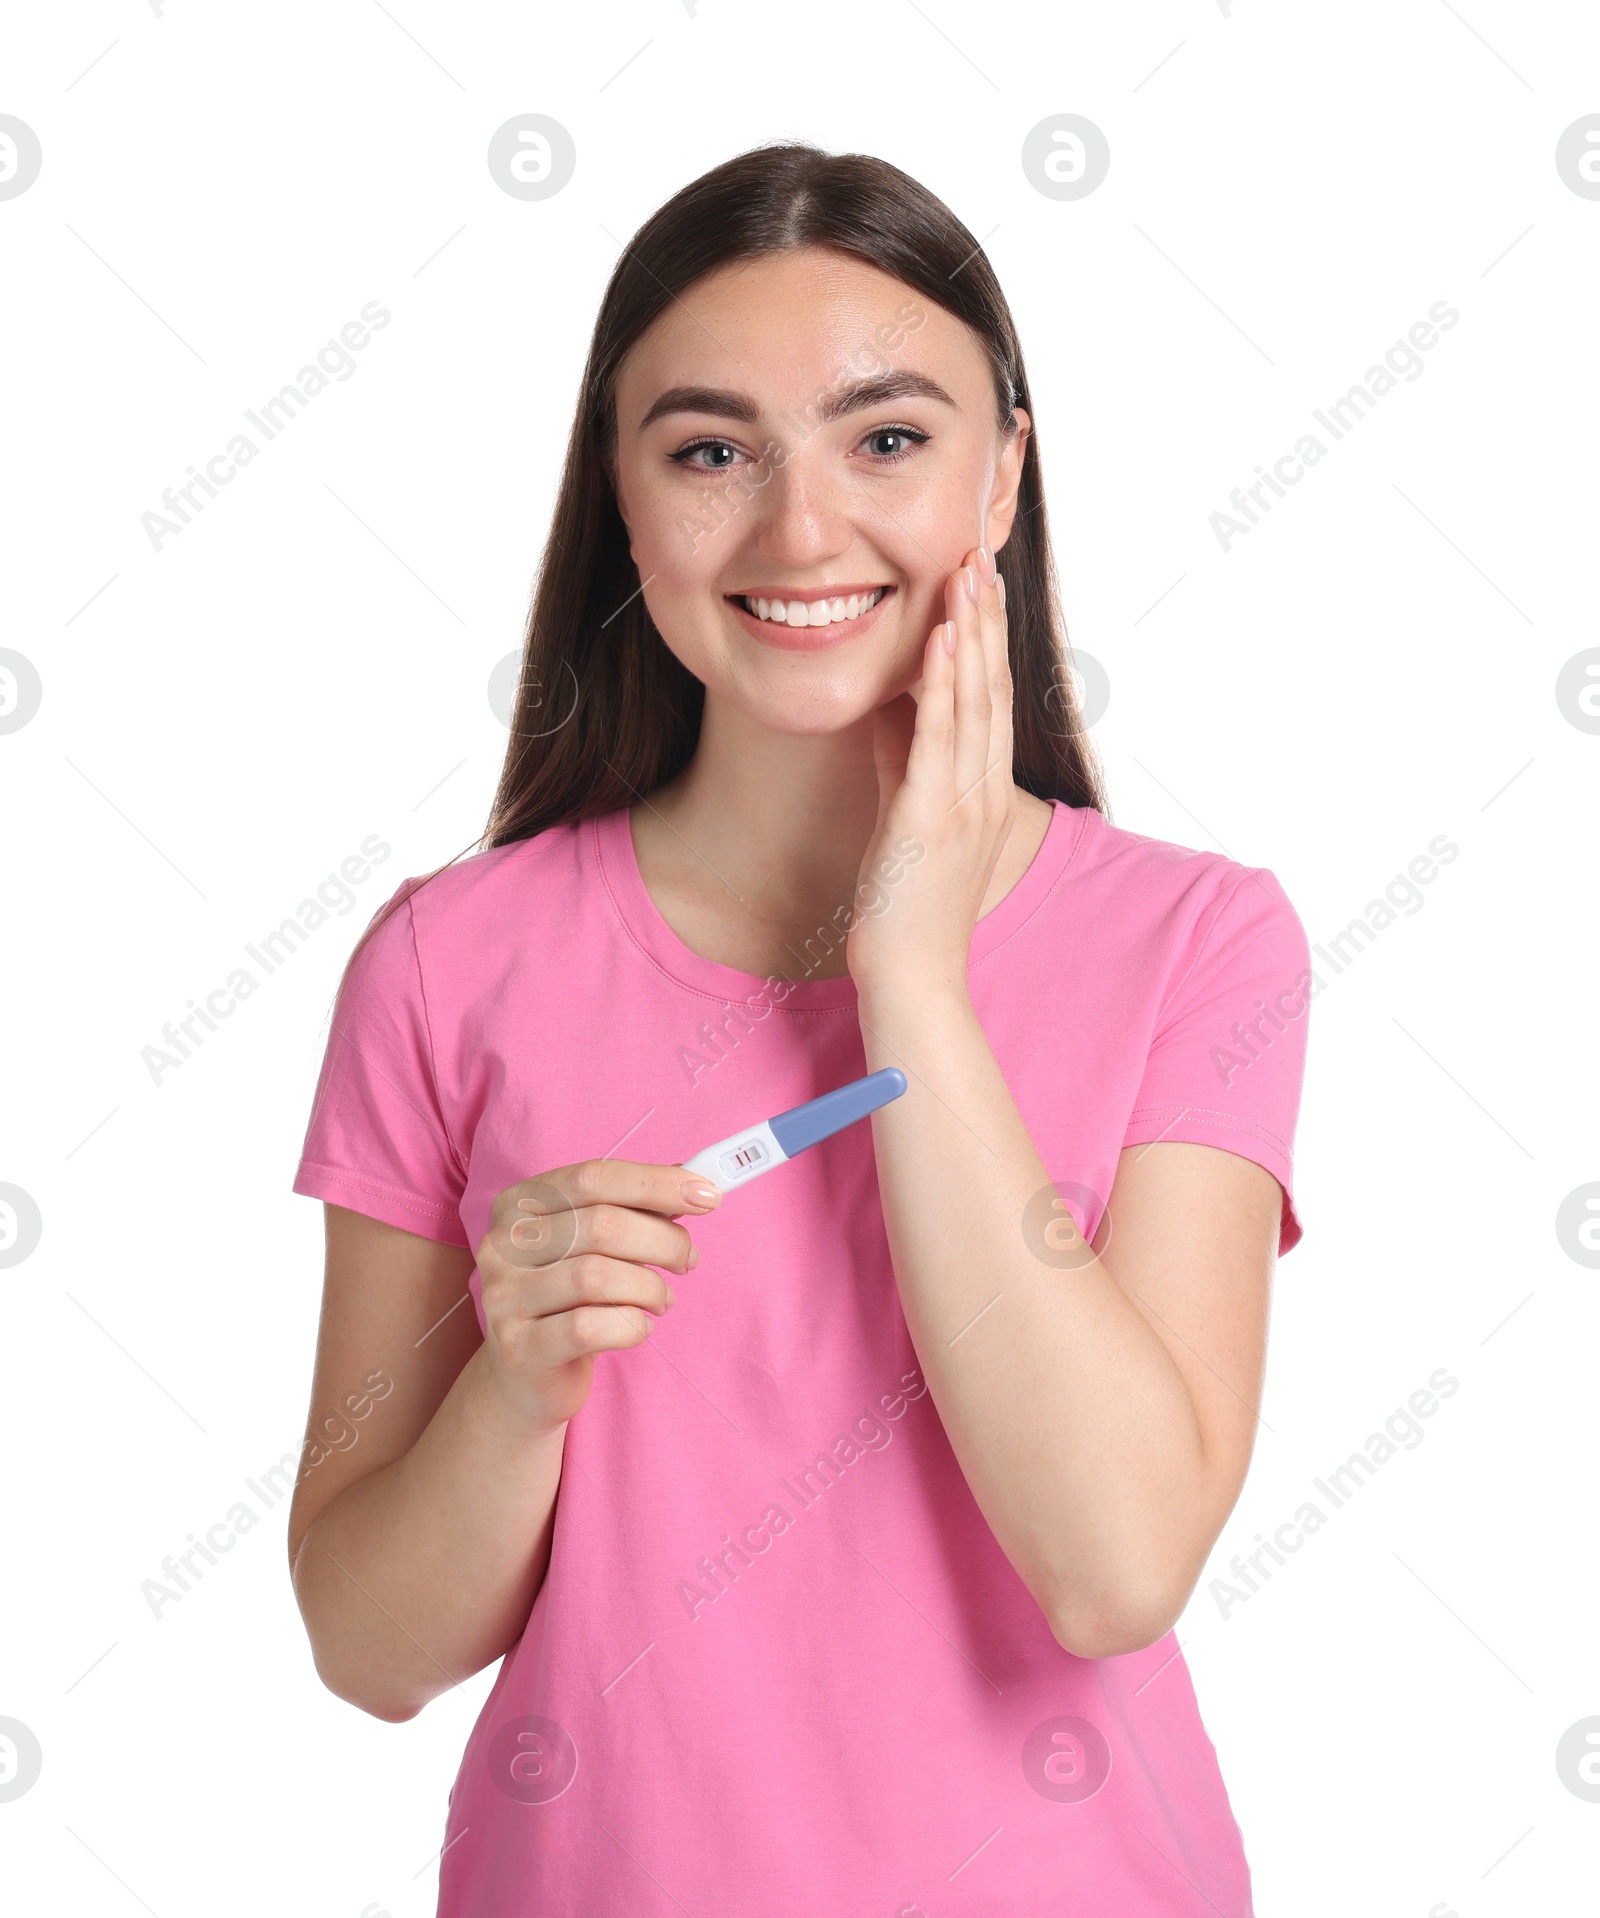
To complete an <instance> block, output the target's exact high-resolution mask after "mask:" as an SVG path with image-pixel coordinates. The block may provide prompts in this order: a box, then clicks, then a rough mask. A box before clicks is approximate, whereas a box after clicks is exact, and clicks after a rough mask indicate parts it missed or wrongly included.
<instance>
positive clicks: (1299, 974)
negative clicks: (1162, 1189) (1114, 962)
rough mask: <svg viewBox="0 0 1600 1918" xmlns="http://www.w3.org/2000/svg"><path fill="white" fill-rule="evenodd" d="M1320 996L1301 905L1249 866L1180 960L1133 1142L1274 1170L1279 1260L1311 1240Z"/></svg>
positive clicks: (1143, 1086)
mask: <svg viewBox="0 0 1600 1918" xmlns="http://www.w3.org/2000/svg"><path fill="white" fill-rule="evenodd" d="M1316 991H1317V984H1316V982H1315V979H1314V975H1313V973H1312V969H1311V955H1310V950H1309V948H1308V946H1307V943H1306V935H1305V929H1304V927H1302V925H1301V923H1300V919H1299V916H1298V915H1297V914H1296V912H1295V909H1294V907H1293V906H1291V905H1290V903H1289V901H1288V898H1287V897H1286V896H1285V894H1284V892H1283V889H1282V887H1281V886H1280V885H1279V884H1278V882H1277V880H1276V879H1275V878H1274V877H1273V875H1272V874H1271V873H1270V872H1268V871H1267V870H1266V869H1265V868H1264V867H1257V868H1250V869H1246V870H1244V871H1243V873H1242V874H1241V876H1240V877H1239V879H1238V880H1237V881H1236V883H1235V884H1234V885H1233V886H1232V888H1231V890H1230V891H1228V892H1227V893H1226V895H1224V896H1223V897H1221V898H1220V899H1219V901H1218V902H1217V904H1216V905H1215V907H1214V908H1213V909H1212V911H1211V912H1210V913H1209V915H1202V917H1201V919H1200V920H1199V921H1198V922H1197V924H1196V927H1195V930H1194V932H1193V934H1192V935H1191V938H1190V940H1189V942H1188V944H1187V945H1186V946H1185V948H1184V951H1183V952H1182V953H1181V954H1180V955H1179V959H1178V964H1177V967H1176V970H1175V976H1174V978H1173V981H1172V983H1171V985H1170V987H1169V990H1168V993H1167V997H1166V1000H1165V1003H1164V1004H1163V1006H1162V1010H1161V1013H1160V1015H1159V1017H1158V1020H1157V1024H1156V1031H1155V1034H1154V1036H1153V1038H1152V1040H1151V1044H1150V1051H1149V1055H1148V1057H1147V1059H1146V1062H1145V1069H1144V1077H1143V1079H1142V1080H1141V1082H1140V1086H1139V1093H1138V1097H1137V1098H1136V1100H1135V1101H1134V1109H1133V1112H1132V1114H1131V1116H1130V1118H1129V1121H1128V1129H1127V1135H1126V1137H1125V1138H1124V1140H1123V1144H1124V1145H1125V1146H1131V1145H1147V1144H1150V1143H1152V1142H1154V1141H1157V1140H1166V1139H1177V1140H1183V1141H1185V1142H1186V1143H1189V1144H1192V1145H1210V1146H1217V1147H1219V1148H1221V1149H1222V1150H1223V1151H1226V1152H1236V1153H1238V1154H1239V1155H1240V1156H1241V1157H1243V1158H1246V1159H1254V1160H1255V1162H1256V1163H1257V1164H1258V1165H1262V1166H1265V1167H1266V1169H1267V1170H1268V1171H1269V1172H1270V1173H1271V1174H1272V1175H1273V1177H1274V1178H1275V1179H1276V1180H1277V1181H1278V1183H1279V1185H1280V1186H1281V1187H1282V1188H1283V1211H1282V1218H1281V1223H1280V1225H1279V1233H1278V1251H1279V1253H1280V1255H1281V1254H1282V1253H1285V1252H1287V1251H1289V1250H1290V1249H1291V1248H1292V1247H1293V1246H1295V1245H1297V1244H1298V1243H1299V1241H1300V1237H1301V1225H1300V1219H1299V1215H1298V1213H1297V1212H1296V1210H1295V1203H1294V1134H1295V1124H1296V1121H1297V1120H1298V1118H1299V1113H1300V1090H1301V1084H1302V1081H1303V1079H1304V1075H1305V1055H1306V1027H1307V1023H1308V1020H1307V1014H1308V1010H1309V1007H1310V1003H1311V999H1312V997H1313V996H1314V995H1315V993H1316Z"/></svg>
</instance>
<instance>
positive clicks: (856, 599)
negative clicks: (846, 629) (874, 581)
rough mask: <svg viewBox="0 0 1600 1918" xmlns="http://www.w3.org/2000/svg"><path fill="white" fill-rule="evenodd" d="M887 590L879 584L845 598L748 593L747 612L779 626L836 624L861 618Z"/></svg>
mask: <svg viewBox="0 0 1600 1918" xmlns="http://www.w3.org/2000/svg"><path fill="white" fill-rule="evenodd" d="M886 591H887V588H886V587H882V586H880V587H878V588H877V589H876V590H875V591H874V592H870V593H851V594H850V595H849V596H848V597H847V598H842V599H813V600H804V599H789V600H784V599H751V598H749V597H748V596H745V598H744V600H743V604H744V607H745V610H746V611H747V612H751V613H754V614H755V616H756V618H757V619H770V620H771V621H772V622H773V623H774V624H775V625H778V626H836V625H838V624H839V623H840V622H841V621H843V620H846V619H859V618H860V617H861V615H862V614H863V613H864V612H867V611H868V610H869V609H870V608H871V607H873V606H876V605H877V603H878V601H879V600H880V599H882V598H883V595H884V593H885V592H886Z"/></svg>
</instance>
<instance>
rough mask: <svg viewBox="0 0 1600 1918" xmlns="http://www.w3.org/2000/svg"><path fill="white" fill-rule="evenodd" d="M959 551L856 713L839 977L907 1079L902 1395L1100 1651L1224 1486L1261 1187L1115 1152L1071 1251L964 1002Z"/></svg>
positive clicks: (971, 843) (893, 1187) (1245, 1411)
mask: <svg viewBox="0 0 1600 1918" xmlns="http://www.w3.org/2000/svg"><path fill="white" fill-rule="evenodd" d="M1008 523H1009V517H1008V516H1007V518H1006V520H1005V523H1004V524H1002V526H1001V531H1002V532H1003V531H1004V529H1005V524H1008ZM969 558H970V566H968V567H963V569H962V570H961V572H960V573H958V574H955V575H952V577H951V580H950V582H949V584H948V587H947V591H946V599H945V605H946V610H947V612H948V614H949V615H950V617H949V620H948V621H947V622H946V623H944V624H942V625H941V626H938V627H935V629H934V631H933V633H932V634H930V635H929V642H928V645H927V647H926V648H925V650H924V655H923V676H922V679H921V680H920V681H919V682H918V686H917V688H916V689H914V690H913V694H912V697H911V698H899V699H896V700H893V701H890V702H889V703H888V704H886V705H885V706H883V707H881V708H879V710H878V714H877V721H876V727H875V737H874V751H875V757H876V762H877V768H878V789H879V823H878V831H877V833H876V834H875V836H874V839H873V841H872V843H871V844H870V845H869V846H868V849H867V854H866V857H865V859H864V860H863V863H862V883H863V887H864V888H866V887H867V886H868V883H869V881H872V880H874V879H875V878H876V876H877V875H878V874H879V873H881V874H882V875H883V876H884V877H885V878H888V879H892V880H893V882H894V891H893V896H892V898H890V899H889V901H888V904H887V909H883V910H879V911H877V912H874V913H869V914H867V915H865V916H863V917H862V918H860V919H858V920H857V921H856V922H855V923H854V924H853V925H852V927H851V931H850V943H849V955H850V970H851V972H852V974H853V975H854V977H855V980H856V984H857V987H858V994H859V1007H860V1017H861V1029H862V1037H863V1042H864V1044H865V1048H866V1057H867V1063H868V1065H869V1067H872V1068H878V1067H882V1066H886V1065H899V1066H902V1067H904V1069H905V1071H906V1073H907V1075H908V1076H909V1077H910V1079H911V1082H912V1083H911V1089H910V1091H909V1092H908V1093H907V1094H906V1096H905V1097H904V1098H902V1099H898V1100H896V1101H895V1102H894V1103H893V1104H891V1105H888V1106H885V1107H883V1108H882V1109H881V1110H880V1111H878V1112H875V1113H874V1114H873V1115H872V1131H873V1144H874V1147H875V1150H876V1156H877V1163H878V1184H879V1190H880V1193H881V1195H882V1199H883V1210H884V1222H885V1226H886V1228H887V1231H888V1237H889V1246H890V1251H891V1254H892V1256H893V1260H894V1268H895V1276H896V1278H897V1280H898V1282H899V1287H900V1298H901V1303H902V1305H903V1307H904V1310H905V1315H906V1322H907V1325H908V1326H909V1328H910V1331H911V1337H912V1342H913V1344H914V1345H915V1346H916V1350H917V1356H918V1357H919V1359H920V1360H921V1361H922V1367H923V1372H924V1376H925V1377H926V1378H927V1381H928V1389H929V1391H930V1392H931V1393H932V1395H933V1400H934V1403H935V1405H936V1406H937V1407H938V1410H939V1416H940V1418H941V1419H942V1420H943V1421H944V1426H945V1430H946V1432H947V1433H948V1435H949V1438H950V1443H951V1446H952V1448H953V1450H954V1452H955V1454H956V1457H957V1459H958V1460H959V1461H960V1464H961V1468H962V1471H963V1473H964V1474H965V1476H966V1479H967V1483H968V1485H969V1486H970V1487H971V1488H972V1494H973V1497H974V1498H975V1499H976V1500H977V1502H978V1506H979V1508H980V1510H981V1511H982V1512H983V1515H984V1517H985V1519H987V1521H988V1523H989V1528H990V1530H991V1531H992V1532H993V1533H994V1535H995V1537H996V1539H997V1540H998V1541H999V1543H1000V1546H1001V1548H1002V1550H1004V1552H1005V1553H1006V1555H1007V1557H1008V1558H1009V1559H1010V1560H1011V1563H1012V1564H1013V1565H1014V1566H1015V1567H1016V1569H1017V1572H1018V1575H1019V1576H1020V1577H1021V1578H1022V1579H1023V1581H1024V1582H1025V1583H1026V1585H1027V1586H1028V1589H1029V1590H1030V1591H1031V1592H1032V1593H1033V1595H1034V1597H1035V1598H1036V1599H1037V1600H1038V1603H1039V1606H1040V1609H1041V1610H1042V1611H1043V1612H1044V1614H1045V1617H1046V1618H1047V1619H1048V1620H1049V1621H1050V1627H1051V1630H1052V1631H1053V1632H1054V1634H1055V1636H1056V1638H1057V1640H1058V1641H1059V1643H1060V1644H1062V1645H1063V1646H1064V1647H1065V1648H1066V1649H1067V1650H1068V1651H1071V1652H1076V1653H1078V1654H1079V1655H1080V1656H1083V1657H1086V1658H1106V1657H1112V1656H1115V1655H1117V1654H1119V1653H1123V1652H1130V1651H1135V1650H1138V1649H1139V1648H1140V1647H1141V1646H1145V1645H1149V1644H1153V1643H1154V1642H1155V1640H1156V1639H1158V1638H1160V1637H1161V1636H1162V1635H1163V1634H1164V1633H1165V1632H1166V1631H1167V1630H1168V1629H1169V1628H1170V1627H1171V1625H1172V1624H1173V1622H1174V1620H1175V1619H1176V1618H1177V1616H1178V1614H1179V1613H1180V1612H1181V1611H1182V1609H1183V1606H1184V1604H1185V1603H1186V1601H1187V1599H1188V1596H1189V1594H1190V1592H1191V1591H1192V1590H1193V1589H1194V1584H1195V1581H1196V1579H1197V1578H1198V1577H1199V1574H1200V1570H1201V1567H1202V1566H1203V1564H1204V1562H1205V1559H1206V1556H1207V1554H1208V1553H1209V1552H1210V1549H1211V1547H1212V1545H1213V1544H1214V1543H1215V1541H1216V1538H1217V1534H1218V1533H1219V1532H1220V1530H1221V1528H1222V1525H1223V1523H1224V1521H1225V1520H1226V1518H1227V1515H1228V1513H1229V1512H1230V1511H1231V1510H1232V1508H1233V1504H1234V1501H1235V1500H1236V1499H1237V1497H1238V1495H1239V1489H1240V1486H1241V1485H1242V1483H1243V1481H1244V1475H1245V1471H1246V1469H1247V1467H1248V1465H1249V1462H1250V1453H1251V1448H1252V1445H1253V1442H1254V1437H1255V1423H1256V1407H1257V1403H1258V1400H1259V1396H1260V1390H1261V1378H1262V1369H1263V1365H1264V1360H1265V1349H1266V1335H1267V1312H1268V1300H1269V1295H1270V1288H1271V1279H1272V1270H1273V1262H1274V1258H1275V1256H1276V1251H1277V1241H1278V1222H1279V1215H1280V1206H1281V1199H1280V1192H1279V1187H1278V1183H1277V1181H1276V1180H1275V1179H1274V1178H1273V1177H1272V1175H1271V1173H1269V1172H1267V1171H1266V1170H1265V1169H1264V1168H1263V1167H1261V1166H1259V1165H1256V1164H1255V1163H1253V1162H1252V1161H1251V1160H1249V1159H1247V1158H1244V1157H1242V1156H1239V1155H1237V1154H1234V1153H1231V1152H1225V1151H1219V1150H1217V1149H1216V1148H1215V1147H1211V1146H1200V1145H1190V1144H1184V1143H1177V1142H1173V1141H1164V1142H1160V1143H1157V1144H1155V1145H1152V1146H1144V1147H1134V1148H1130V1149H1128V1150H1126V1151H1124V1152H1123V1153H1122V1155H1121V1159H1120V1162H1119V1165H1118V1170H1117V1176H1116V1181H1115V1184H1114V1186H1113V1188H1112V1192H1111V1196H1110V1202H1109V1205H1108V1208H1107V1214H1106V1222H1105V1223H1103V1225H1102V1227H1101V1228H1100V1232H1099V1238H1100V1244H1099V1250H1098V1254H1097V1253H1096V1251H1095V1250H1093V1249H1091V1248H1090V1247H1088V1246H1086V1245H1085V1244H1084V1243H1083V1241H1082V1238H1081V1235H1079V1233H1078V1232H1077V1229H1076V1227H1075V1226H1074V1225H1073V1223H1072V1220H1071V1217H1070V1215H1069V1214H1068V1213H1067V1212H1066V1210H1065V1208H1064V1206H1063V1207H1060V1208H1059V1209H1054V1210H1053V1209H1052V1208H1053V1201H1054V1198H1055V1195H1054V1193H1053V1190H1052V1186H1051V1180H1050V1175H1049V1173H1048V1172H1047V1171H1046V1169H1045V1166H1044V1163H1043V1161H1042V1160H1041V1159H1040V1157H1039V1153H1038V1151H1037V1149H1036V1148H1035V1146H1034V1143H1033V1140H1032V1139H1031V1138H1030V1136H1029V1134H1028V1130H1027V1127H1026V1125H1025V1124H1024V1123H1023V1120H1022V1116H1021V1114H1020V1113H1019V1112H1018V1110H1017V1106H1016V1102H1015V1101H1014V1100H1013V1099H1012V1097H1011V1093H1010V1090H1009V1088H1008V1087H1007V1085H1006V1083H1005V1080H1004V1078H1003V1076H1002V1074H1001V1072H1000V1068H999V1065H998V1064H997V1062H996V1060H995V1057H994V1054H993V1052H992V1051H991V1050H990V1048H989V1044H988V1040H987V1038H986V1037H985V1035H984V1032H983V1028H982V1027H981V1026H980V1024H979V1022H978V1019H977V1016H976V1014H975V1013H974V1011H973V1008H972V1002H971V999H970V997H969V996H968V992H967V959H968V953H969V950H970V945H971V934H972V928H973V925H974V923H975V922H976V919H977V916H978V912H979V908H980V906H981V903H982V900H983V898H984V895H985V891H986V889H987V886H988V884H989V880H990V876H991V874H992V873H993V872H994V870H995V867H996V862H997V860H998V858H999V855H1000V851H1001V849H1002V847H1003V846H1004V844H1005V842H1006V839H1007V837H1008V834H1009V832H1010V830H1011V824H1012V821H1013V819H1014V817H1015V814H1016V809H1017V791H1016V787H1015V786H1014V784H1013V783H1012V779H1011V768H1012V763H1013V756H1012V734H1011V704H1012V691H1013V688H1012V681H1011V671H1010V666H1009V658H1008V650H1007V646H1008V642H1007V638H1006V621H1005V601H1004V593H1003V589H1002V586H1001V583H1000V582H999V581H997V580H996V578H995V568H994V563H993V557H992V555H991V554H988V553H987V552H985V551H983V550H982V549H978V550H975V551H974V552H973V553H972V554H971V555H970V556H969ZM892 853H899V854H902V855H903V856H904V858H905V861H906V869H902V868H901V866H900V861H899V859H897V858H891V857H889V855H890V854H892ZM913 854H914V857H913ZM880 890H881V889H879V888H877V887H876V886H873V887H872V889H871V890H870V891H865V890H864V892H863V896H864V897H867V898H871V897H873V895H874V893H877V892H879V891H880ZM1091 936H1092V930H1091ZM1041 1208H1042V1210H1041ZM1047 1227H1048V1230H1049V1237H1050V1239H1053V1241H1054V1244H1053V1245H1051V1244H1050V1243H1049V1241H1048V1240H1047V1239H1046V1237H1045V1231H1046V1228H1047ZM1107 1230H1109V1233H1110V1237H1109V1239H1107V1237H1106V1236H1105V1233H1106V1231H1107ZM1058 1252H1059V1253H1064V1254H1065V1258H1066V1263H1065V1264H1064V1265H1063V1264H1060V1263H1057V1262H1056V1259H1055V1256H1054V1255H1055V1254H1056V1253H1058ZM1047 1254H1048V1255H1049V1256H1047Z"/></svg>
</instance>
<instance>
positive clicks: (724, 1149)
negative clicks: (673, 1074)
mask: <svg viewBox="0 0 1600 1918" xmlns="http://www.w3.org/2000/svg"><path fill="white" fill-rule="evenodd" d="M905 1089H906V1075H905V1074H904V1073H903V1072H902V1071H901V1070H900V1068H899V1067H898V1066H885V1067H884V1068H883V1070H882V1071H881V1072H869V1073H868V1074H867V1076H866V1077H865V1078H864V1079H853V1080H852V1081H851V1082H850V1084H849V1085H847V1086H840V1087H838V1088H837V1090H835V1091H833V1092H825V1093H823V1095H822V1097H821V1098H820V1099H808V1100H807V1101H806V1103H805V1104H804V1105H803V1106H791V1107H790V1108H789V1110H788V1111H787V1112H779V1113H777V1114H775V1115H774V1116H773V1117H772V1118H770V1119H763V1120H762V1121H761V1123H760V1124H759V1125H753V1126H746V1127H745V1129H744V1131H743V1132H735V1133H733V1134H732V1135H731V1137H729V1138H726V1139H719V1140H718V1141H717V1143H716V1144H715V1145H708V1146H707V1147H706V1148H705V1150H704V1151H703V1152H697V1153H696V1154H695V1155H694V1157H693V1158H692V1159H686V1160H685V1161H684V1166H683V1169H684V1171H685V1172H694V1173H697V1174H698V1175H699V1176H700V1177H701V1178H702V1179H709V1180H710V1181H711V1183H712V1184H713V1185H714V1186H717V1187H718V1188H719V1189H720V1190H721V1191H723V1192H731V1191H732V1190H733V1188H734V1187H735V1186H736V1185H744V1184H745V1183H746V1181H747V1180H750V1179H756V1178H759V1177H760V1176H761V1174H762V1173H763V1172H770V1171H771V1170H772V1168H773V1167H774V1166H775V1165H782V1164H783V1163H784V1161H785V1160H786V1159H792V1158H793V1157H794V1156H795V1154H796V1153H799V1152H804V1151H805V1149H806V1147H807V1146H808V1145H816V1144H817V1143H818V1141H819V1140H822V1139H828V1138H831V1137H832V1136H833V1134H834V1133H835V1132H842V1131H843V1130H844V1128H845V1127H846V1126H847V1125H854V1124H855V1122H856V1121H857V1119H864V1118H866V1116H867V1114H868V1113H869V1112H876V1111H877V1109H878V1107H879V1106H886V1105H887V1104H888V1103H889V1101H890V1100H891V1099H898V1098H899V1097H900V1095H901V1093H902V1092H904V1091H905Z"/></svg>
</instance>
